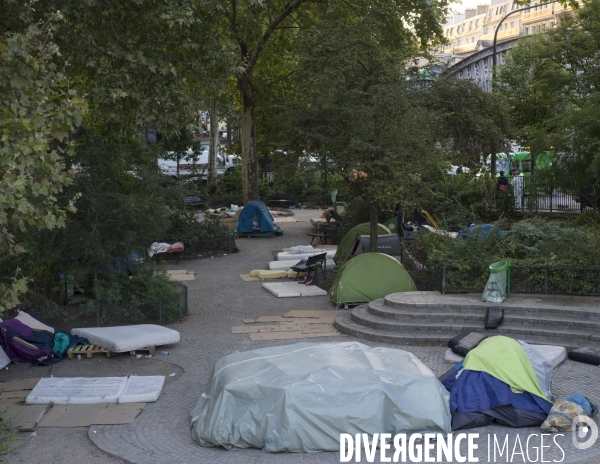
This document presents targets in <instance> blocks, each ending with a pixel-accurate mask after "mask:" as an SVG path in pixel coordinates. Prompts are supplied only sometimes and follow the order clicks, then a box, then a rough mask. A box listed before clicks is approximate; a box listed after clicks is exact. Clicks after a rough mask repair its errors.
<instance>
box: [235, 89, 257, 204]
mask: <svg viewBox="0 0 600 464" xmlns="http://www.w3.org/2000/svg"><path fill="white" fill-rule="evenodd" d="M240 87H242V86H240ZM240 92H241V97H242V190H243V195H244V204H246V203H248V202H249V201H251V200H259V199H260V195H259V193H258V162H257V159H256V120H255V119H256V118H255V114H254V105H255V103H254V99H253V98H252V96H251V95H250V92H249V91H244V90H240Z"/></svg>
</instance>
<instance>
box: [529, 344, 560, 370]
mask: <svg viewBox="0 0 600 464" xmlns="http://www.w3.org/2000/svg"><path fill="white" fill-rule="evenodd" d="M531 346H532V347H533V348H535V349H536V350H537V351H538V352H539V353H540V354H541V355H542V356H543V357H544V358H546V361H548V362H549V363H550V365H551V366H552V369H554V368H555V367H557V366H558V365H559V364H560V363H561V362H563V361H564V360H565V359H566V358H567V350H566V349H565V347H564V346H553V345H531Z"/></svg>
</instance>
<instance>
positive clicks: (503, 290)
mask: <svg viewBox="0 0 600 464" xmlns="http://www.w3.org/2000/svg"><path fill="white" fill-rule="evenodd" d="M509 268H510V262H508V261H500V262H497V263H494V264H492V265H490V270H491V271H492V273H491V274H490V278H489V279H488V281H487V284H486V285H485V289H484V290H483V297H482V301H489V302H491V303H502V302H503V301H504V300H505V299H506V297H507V296H508V285H509V282H508V272H509Z"/></svg>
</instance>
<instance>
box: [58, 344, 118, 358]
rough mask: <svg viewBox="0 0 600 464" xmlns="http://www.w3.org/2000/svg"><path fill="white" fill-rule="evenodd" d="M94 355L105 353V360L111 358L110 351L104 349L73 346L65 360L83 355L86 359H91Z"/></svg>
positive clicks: (92, 346)
mask: <svg viewBox="0 0 600 464" xmlns="http://www.w3.org/2000/svg"><path fill="white" fill-rule="evenodd" d="M96 353H106V357H107V358H110V357H111V352H110V350H107V349H106V348H102V347H101V346H96V345H75V346H74V347H73V348H70V349H69V351H67V358H68V359H71V358H73V356H75V355H84V354H85V356H86V358H88V359H89V358H91V357H92V355H93V354H96Z"/></svg>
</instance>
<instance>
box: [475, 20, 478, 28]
mask: <svg viewBox="0 0 600 464" xmlns="http://www.w3.org/2000/svg"><path fill="white" fill-rule="evenodd" d="M477 26H479V20H478V19H477V20H475V29H477Z"/></svg>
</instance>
